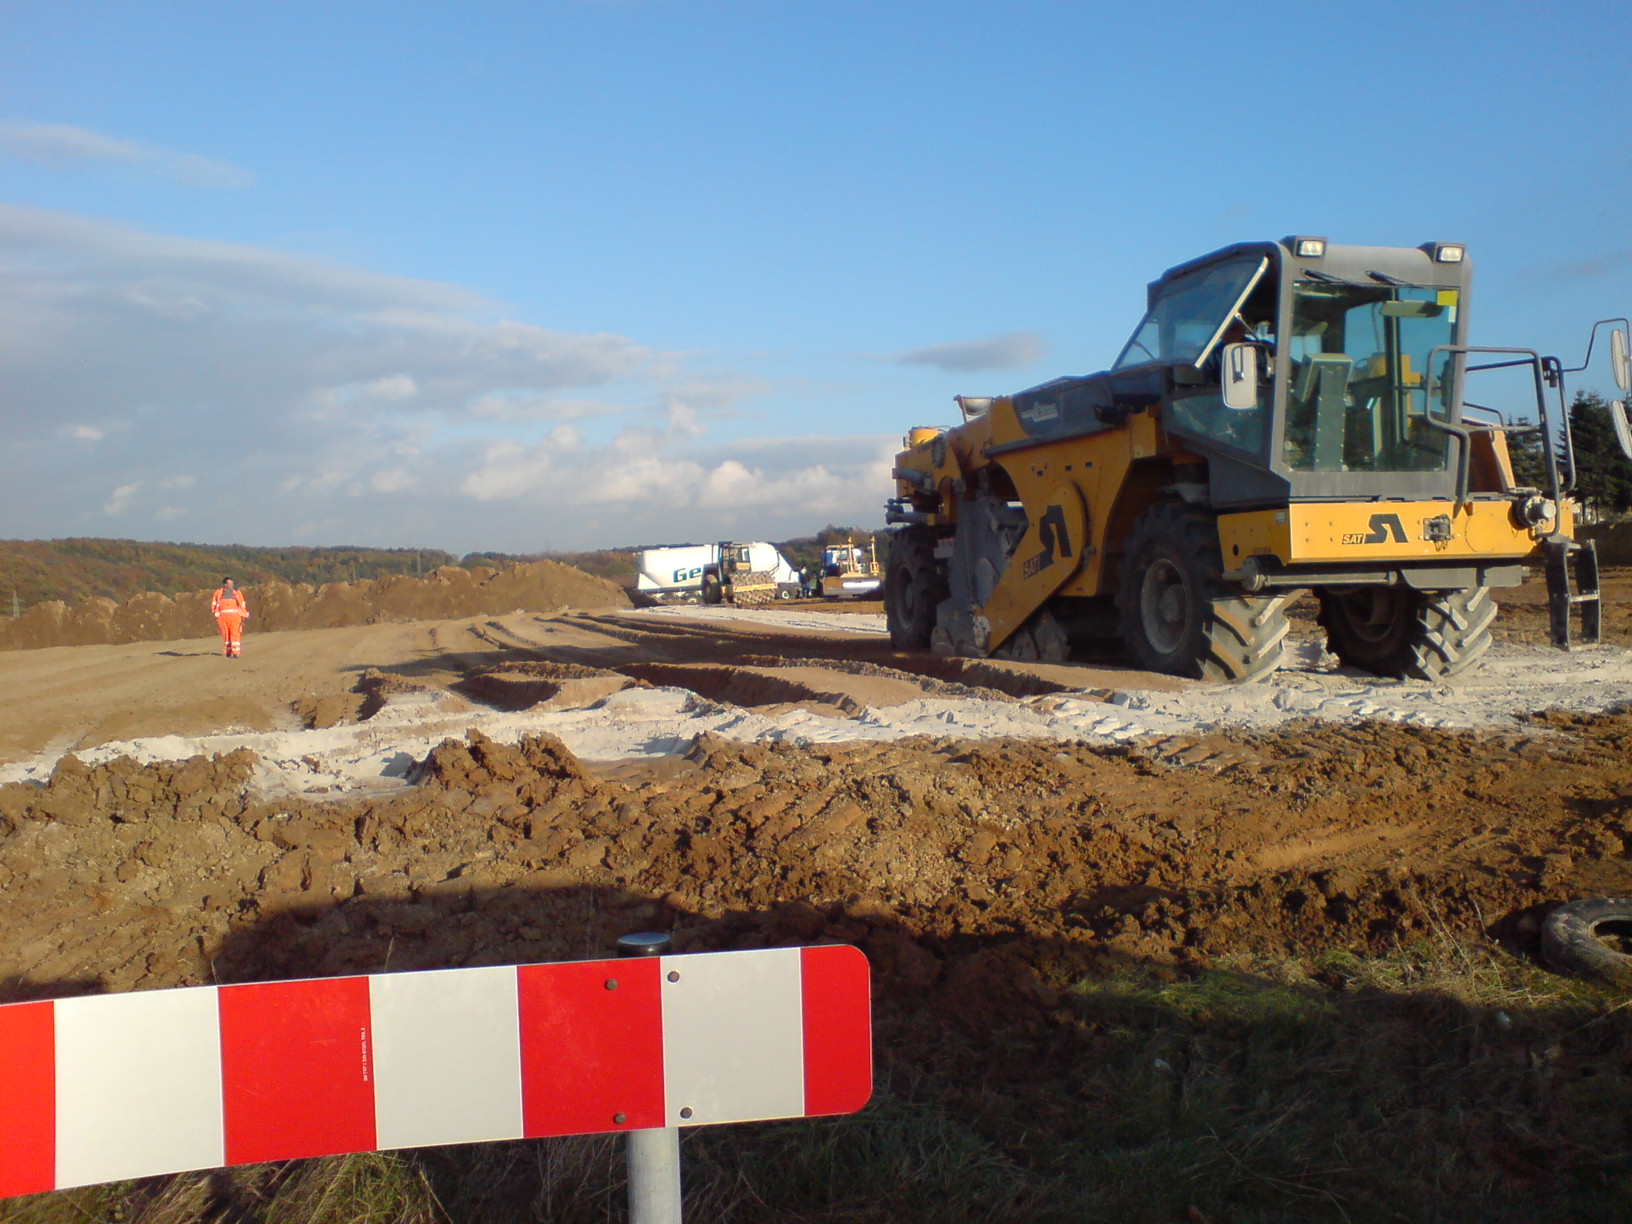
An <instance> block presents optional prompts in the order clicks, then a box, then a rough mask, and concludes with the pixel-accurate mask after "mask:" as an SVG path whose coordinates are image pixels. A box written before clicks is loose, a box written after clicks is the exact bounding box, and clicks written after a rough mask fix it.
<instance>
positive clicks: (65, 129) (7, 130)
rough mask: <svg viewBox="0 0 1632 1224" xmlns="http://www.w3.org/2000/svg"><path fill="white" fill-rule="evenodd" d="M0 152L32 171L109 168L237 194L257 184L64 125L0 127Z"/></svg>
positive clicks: (206, 160) (199, 159) (207, 164)
mask: <svg viewBox="0 0 1632 1224" xmlns="http://www.w3.org/2000/svg"><path fill="white" fill-rule="evenodd" d="M0 152H4V153H5V154H6V155H7V156H9V157H13V158H16V159H17V160H18V161H26V162H31V163H33V164H34V165H36V166H46V167H50V168H53V169H57V168H68V169H73V168H80V167H86V166H95V167H105V168H113V169H118V170H125V171H131V172H135V173H137V174H143V175H150V176H155V177H159V178H168V179H173V180H174V181H176V182H178V183H181V184H183V185H185V186H188V187H212V188H227V189H235V188H242V187H248V186H251V185H252V184H253V183H254V182H255V179H256V176H255V174H254V173H253V172H252V171H249V170H245V169H243V168H242V167H240V166H234V165H230V164H228V163H227V162H224V161H217V160H216V159H215V158H213V157H204V156H201V155H200V154H197V153H183V152H179V151H178V150H175V149H165V148H161V147H159V146H158V145H150V144H143V143H142V142H140V141H136V140H121V139H120V138H119V137H117V136H105V135H103V134H102V133H100V132H93V131H90V130H88V129H86V128H80V127H71V126H69V125H68V124H65V123H28V122H23V121H18V120H11V121H0Z"/></svg>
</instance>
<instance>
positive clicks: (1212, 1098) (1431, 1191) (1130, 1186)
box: [0, 936, 1632, 1224]
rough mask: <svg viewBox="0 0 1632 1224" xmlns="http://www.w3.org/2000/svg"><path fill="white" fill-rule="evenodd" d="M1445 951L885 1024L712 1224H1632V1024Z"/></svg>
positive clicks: (39, 1213) (415, 1201)
mask: <svg viewBox="0 0 1632 1224" xmlns="http://www.w3.org/2000/svg"><path fill="white" fill-rule="evenodd" d="M1629 1002H1632V1001H1629V1000H1627V999H1625V998H1624V997H1622V996H1620V995H1617V994H1615V993H1613V992H1610V991H1607V990H1605V989H1602V988H1599V987H1596V986H1592V985H1588V984H1585V983H1580V982H1575V981H1571V980H1568V979H1563V978H1559V977H1556V976H1553V975H1551V974H1548V973H1545V972H1543V971H1541V970H1540V969H1537V968H1535V967H1534V966H1531V965H1527V964H1525V963H1522V962H1519V961H1516V960H1515V959H1513V958H1512V957H1510V956H1508V955H1506V954H1505V953H1503V952H1502V951H1500V950H1499V949H1496V948H1493V947H1489V946H1483V945H1467V944H1461V943H1457V942H1456V941H1454V940H1452V939H1450V938H1449V937H1446V936H1439V937H1436V938H1433V939H1430V940H1427V941H1424V942H1422V943H1419V944H1413V945H1410V946H1406V947H1401V948H1399V949H1398V950H1397V951H1396V952H1395V953H1394V954H1393V955H1391V956H1388V957H1385V958H1381V959H1361V958H1358V957H1355V956H1353V955H1351V954H1348V953H1342V952H1332V953H1328V954H1325V955H1322V956H1318V957H1315V958H1313V959H1312V960H1308V961H1287V962H1277V963H1273V964H1247V965H1240V966H1237V967H1235V968H1234V969H1231V970H1223V969H1219V970H1213V971H1210V972H1206V973H1202V974H1199V975H1196V976H1193V977H1181V978H1176V979H1175V978H1174V976H1173V975H1172V974H1171V973H1170V972H1165V971H1160V970H1156V969H1131V970H1124V971H1119V972H1117V973H1115V974H1112V975H1109V976H1105V977H1099V978H1094V979H1091V980H1087V981H1082V982H1079V983H1077V984H1076V985H1075V986H1074V987H1073V988H1072V989H1071V990H1070V991H1069V992H1067V995H1066V998H1065V1001H1064V1003H1063V1004H1062V1005H1060V1006H1059V1007H1056V1008H1055V1009H1054V1010H1053V1011H1052V1012H1051V1013H1048V1014H1047V1016H1046V1018H1045V1016H1044V1013H1042V1012H1039V1013H1038V1014H1037V1016H1035V1017H1033V1018H1030V1019H1028V1020H1026V1021H1024V1022H1017V1023H1016V1024H1014V1025H1012V1026H1010V1027H1008V1028H1006V1029H1004V1030H1003V1031H1001V1032H993V1033H986V1034H970V1033H968V1032H961V1033H960V1032H955V1031H953V1030H951V1029H950V1028H946V1027H944V1026H941V1025H940V1019H939V1017H938V1016H937V1015H935V1014H933V1013H931V1012H929V1011H927V1010H926V1011H925V1012H923V1013H922V1014H918V1015H908V1016H900V1015H896V1016H893V1017H891V1018H890V1019H889V1020H888V1021H887V1022H881V1026H880V1031H881V1034H882V1035H883V1036H884V1037H885V1040H884V1042H883V1043H882V1044H881V1050H880V1080H881V1085H880V1090H879V1092H878V1094H877V1096H876V1097H875V1100H874V1102H873V1103H872V1104H871V1105H870V1106H869V1107H868V1108H867V1109H866V1110H864V1111H863V1112H862V1113H860V1114H858V1115H856V1116H854V1117H850V1118H838V1119H825V1120H817V1121H811V1122H801V1123H766V1124H758V1125H750V1126H730V1127H716V1128H699V1129H696V1130H692V1131H687V1132H685V1135H684V1139H683V1144H682V1163H683V1168H684V1176H685V1185H686V1198H687V1204H686V1213H687V1218H688V1219H694V1220H699V1221H702V1220H707V1221H711V1222H719V1224H732V1222H736V1221H741V1222H744V1224H748V1222H753V1221H767V1220H779V1221H794V1222H801V1224H885V1222H893V1221H902V1222H906V1224H964V1222H966V1221H967V1222H973V1221H983V1222H986V1221H992V1222H1006V1221H1016V1222H1018V1221H1041V1222H1048V1221H1072V1222H1073V1224H1075V1222H1079V1221H1095V1220H1106V1221H1118V1222H1119V1224H1120V1222H1123V1221H1126V1222H1130V1224H1132V1222H1138V1221H1150V1222H1152V1224H1156V1222H1161V1224H1169V1222H1173V1221H1184V1222H1186V1224H1209V1222H1212V1224H1225V1222H1226V1221H1227V1222H1229V1224H1280V1222H1283V1221H1298V1222H1300V1224H1302V1222H1306V1221H1333V1222H1354V1224H1358V1222H1361V1221H1412V1222H1414V1224H1436V1222H1444V1224H1450V1222H1452V1221H1458V1222H1460V1221H1480V1222H1481V1224H1487V1222H1488V1224H1504V1222H1507V1221H1513V1222H1517V1221H1526V1222H1530V1221H1553V1220H1556V1221H1570V1222H1571V1224H1593V1222H1596V1221H1603V1222H1604V1224H1608V1222H1610V1221H1623V1220H1627V1219H1632V1007H1629V1006H1628V1004H1629ZM625 1196H626V1188H625V1183H624V1164H623V1153H622V1147H621V1143H620V1142H619V1141H617V1140H615V1139H611V1138H607V1137H590V1138H583V1139H566V1140H549V1141H543V1142H537V1143H502V1144H488V1145H474V1146H470V1147H459V1148H445V1149H431V1150H426V1151H420V1152H408V1153H397V1154H379V1155H365V1156H348V1157H333V1158H328V1159H324V1160H313V1161H304V1162H290V1163H287V1164H283V1165H262V1166H253V1167H250V1168H246V1169H238V1170H231V1171H227V1172H218V1173H214V1174H185V1175H179V1176H176V1177H170V1178H153V1179H149V1180H147V1181H143V1182H133V1183H124V1184H121V1185H116V1186H106V1187H90V1188H86V1189H83V1190H76V1191H67V1192H63V1193H60V1194H54V1195H41V1196H36V1197H34V1198H31V1199H19V1200H13V1201H11V1202H7V1203H0V1220H4V1221H8V1222H9V1221H19V1222H23V1221H26V1222H29V1224H35V1222H37V1224H67V1222H69V1221H73V1222H75V1224H78V1222H82V1221H103V1220H106V1221H121V1222H126V1221H128V1222H131V1224H135V1222H138V1221H140V1222H143V1224H192V1222H194V1221H199V1222H203V1221H212V1222H232V1224H249V1222H251V1221H253V1222H256V1224H295V1222H297V1221H298V1222H299V1224H398V1222H401V1224H420V1222H424V1224H432V1222H442V1221H455V1222H463V1221H467V1220H481V1221H484V1222H487V1221H492V1222H494V1224H504V1222H507V1221H518V1222H519V1221H532V1220H548V1221H559V1222H561V1224H578V1222H583V1224H590V1222H592V1221H593V1222H595V1224H602V1222H604V1221H615V1220H621V1219H623V1218H624V1215H625Z"/></svg>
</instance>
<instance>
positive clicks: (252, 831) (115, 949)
mask: <svg viewBox="0 0 1632 1224" xmlns="http://www.w3.org/2000/svg"><path fill="white" fill-rule="evenodd" d="M1629 759H1632V713H1621V714H1612V715H1601V716H1594V717H1587V716H1563V715H1558V716H1548V717H1542V718H1538V719H1536V720H1534V722H1533V724H1532V725H1531V726H1530V727H1528V728H1526V729H1524V730H1522V731H1518V732H1505V733H1500V734H1483V735H1481V734H1473V733H1451V732H1443V731H1427V730H1420V729H1412V728H1406V727H1400V726H1396V725H1392V724H1364V725H1360V726H1350V727H1334V726H1306V727H1298V728H1293V729H1290V730H1285V731H1282V732H1278V733H1276V734H1270V735H1251V736H1224V735H1217V736H1206V737H1176V738H1173V739H1169V740H1165V741H1161V742H1159V743H1156V744H1152V745H1146V746H1143V747H1139V748H1128V747H1090V746H1086V745H1070V746H1064V747H1062V746H1060V745H1057V744H1048V745H1039V744H1034V743H1030V742H1025V743H1021V742H1014V741H1008V742H996V743H990V744H983V745H978V746H969V745H967V744H957V743H953V742H950V741H933V740H925V739H919V740H910V741H904V742H898V743H893V744H866V745H864V744H850V745H829V746H824V747H794V746H788V745H777V746H765V745H754V744H739V743H731V742H726V741H723V740H717V739H712V738H703V739H700V740H699V741H698V743H697V744H696V746H695V747H694V748H693V750H692V751H691V752H690V753H689V754H688V755H687V756H686V757H685V758H683V759H681V758H670V759H668V760H665V761H660V762H657V763H632V762H628V763H623V764H620V765H617V766H605V767H600V768H598V769H596V770H593V771H592V770H590V769H588V768H586V767H585V766H584V765H583V764H582V763H581V762H579V761H578V760H577V759H576V758H574V757H573V756H572V754H571V753H570V752H568V751H567V750H566V749H565V748H564V747H563V746H562V745H561V744H560V742H559V741H557V740H554V739H553V738H551V737H548V736H545V737H535V738H532V739H528V740H526V741H524V742H523V743H522V744H520V745H519V746H514V747H512V746H507V745H502V744H499V743H496V742H494V741H492V740H489V739H487V738H485V737H483V736H482V735H480V734H479V733H473V734H471V735H470V736H469V738H468V739H467V740H465V741H453V740H449V741H446V742H444V743H443V745H442V746H441V747H440V748H437V749H436V750H435V751H433V752H432V753H431V754H430V756H429V757H428V758H427V759H426V760H425V761H424V762H422V763H421V764H420V766H419V767H418V768H417V770H416V774H415V776H416V777H417V779H418V781H419V785H418V786H415V787H413V788H410V789H407V790H404V791H402V792H399V793H397V794H395V795H392V796H390V797H384V798H382V797H377V796H376V797H372V798H366V799H351V800H344V801H336V802H330V803H319V802H310V801H300V800H288V799H284V800H278V801H269V800H261V799H257V798H256V797H255V793H254V791H253V788H252V779H253V776H254V772H255V768H256V760H255V758H254V756H253V754H251V753H249V752H247V751H240V752H235V753H231V754H224V755H220V756H217V757H215V758H213V759H212V758H205V757H194V758H193V759H191V760H189V761H185V762H169V763H158V764H152V765H146V766H143V765H138V764H137V763H135V762H134V761H132V760H130V759H128V758H121V759H119V760H115V761H113V762H110V763H108V764H106V765H102V766H98V767H96V768H94V769H93V768H87V767H86V766H85V765H83V764H82V763H80V762H79V761H78V760H77V759H76V758H74V757H66V758H64V759H63V760H62V762H61V763H60V765H59V766H58V768H57V770H56V772H55V774H54V775H53V777H52V778H51V780H50V782H49V784H47V785H44V786H33V785H21V784H19V785H11V786H6V787H3V788H0V897H3V900H0V929H4V930H5V931H6V933H7V935H6V939H5V940H4V941H0V981H3V982H4V983H5V987H4V990H3V992H0V994H3V997H4V998H5V999H7V1000H10V999H18V998H26V997H31V996H36V995H60V994H63V993H68V992H74V991H81V990H128V989H132V988H136V987H159V986H176V985H183V984H192V983H198V982H204V981H210V980H235V979H236V980H246V979H256V978H275V977H279V976H289V975H298V974H307V973H319V974H332V973H345V972H362V971H379V970H381V969H385V968H392V969H410V968H418V967H425V968H428V967H440V966H455V965H468V964H489V963H504V962H510V961H526V960H548V959H560V958H570V957H581V956H588V955H604V954H606V952H607V950H608V947H609V941H610V940H611V939H612V938H613V937H615V936H616V935H618V934H620V933H623V932H626V931H630V930H636V929H648V928H652V927H657V928H661V929H669V928H674V929H675V931H676V934H677V939H678V942H679V943H680V945H681V946H682V947H693V948H702V947H743V946H758V945H762V944H775V943H781V942H793V941H798V942H809V941H812V940H820V939H828V938H840V939H845V940H848V941H852V942H856V943H858V944H860V945H861V946H862V947H863V948H864V949H865V950H866V951H867V952H868V954H869V955H870V956H871V958H872V960H873V964H874V966H875V968H876V970H877V973H878V980H879V985H880V991H881V1001H882V1002H883V1003H884V1004H885V1005H886V1006H896V1005H900V1006H909V1007H918V1006H925V1007H928V1008H929V1009H930V1010H931V1011H932V1012H933V1013H934V1014H936V1015H937V1016H941V1017H945V1018H950V1019H952V1020H954V1021H956V1022H958V1023H959V1024H967V1025H969V1026H971V1027H972V1028H973V1029H975V1030H979V1029H980V1028H982V1027H983V1026H988V1025H990V1024H992V1023H995V1022H997V1021H998V1020H999V1019H1002V1018H1004V1017H1008V1018H1011V1019H1012V1018H1013V1017H1014V1013H1016V1012H1017V1011H1018V1012H1020V1013H1030V1012H1039V1014H1041V1013H1046V1012H1047V1010H1048V1009H1049V1008H1050V1007H1052V1006H1053V1005H1054V1003H1055V1001H1056V991H1057V990H1058V988H1059V987H1061V986H1063V985H1065V984H1066V983H1067V982H1068V981H1069V980H1071V979H1072V978H1073V977H1074V976H1076V975H1080V974H1081V973H1082V972H1083V971H1085V970H1086V969H1091V968H1092V966H1093V965H1094V964H1095V963H1096V962H1101V961H1105V960H1107V959H1109V960H1111V961H1138V962H1145V963H1151V962H1154V963H1158V964H1170V965H1173V966H1175V967H1178V968H1183V967H1199V966H1206V965H1217V964H1225V965H1227V964H1231V963H1234V962H1235V961H1236V960H1237V959H1240V958H1247V957H1251V956H1262V955H1284V954H1295V953H1297V952H1299V951H1304V952H1307V951H1308V950H1309V949H1313V948H1327V947H1338V948H1349V949H1353V950H1355V951H1362V952H1364V951H1370V952H1378V951H1383V950H1386V949H1389V948H1391V947H1393V946H1395V945H1396V943H1397V942H1398V941H1401V940H1404V939H1409V938H1410V937H1412V936H1414V935H1418V934H1422V933H1425V932H1428V931H1439V930H1448V931H1450V932H1452V933H1453V934H1456V935H1459V936H1467V937H1473V936H1476V935H1478V934H1480V933H1484V934H1487V935H1490V934H1493V935H1495V936H1497V937H1499V938H1504V939H1507V940H1508V941H1509V943H1510V946H1513V947H1515V948H1518V949H1520V950H1524V949H1528V948H1529V947H1531V946H1532V944H1533V934H1534V916H1535V915H1536V914H1537V913H1538V912H1539V911H1540V910H1541V909H1542V908H1543V907H1545V906H1547V905H1548V904H1550V903H1554V902H1557V901H1560V900H1563V899H1567V898H1570V897H1575V896H1582V895H1627V893H1628V891H1629V890H1632V849H1629V847H1632V771H1628V769H1627V766H1626V762H1627V761H1628V760H1629Z"/></svg>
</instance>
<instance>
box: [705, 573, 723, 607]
mask: <svg viewBox="0 0 1632 1224" xmlns="http://www.w3.org/2000/svg"><path fill="white" fill-rule="evenodd" d="M724 598H725V588H724V586H723V585H721V583H720V576H719V575H718V574H704V575H703V602H704V603H705V604H717V603H719V602H720V601H721V600H722V599H724Z"/></svg>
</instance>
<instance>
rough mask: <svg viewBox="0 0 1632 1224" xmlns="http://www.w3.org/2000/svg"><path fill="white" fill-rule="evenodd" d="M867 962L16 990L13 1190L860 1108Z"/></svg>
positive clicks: (864, 1081)
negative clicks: (81, 992)
mask: <svg viewBox="0 0 1632 1224" xmlns="http://www.w3.org/2000/svg"><path fill="white" fill-rule="evenodd" d="M871 1094H872V1020H871V1011H870V989H869V981H868V967H867V960H866V958H865V957H864V956H863V955H862V954H861V953H860V952H859V951H858V950H856V949H855V948H851V947H843V946H829V947H820V948H773V949H766V950H763V951H752V952H715V953H705V954H698V955H692V956H650V957H638V958H632V959H625V960H607V961H574V962H568V963H562V964H544V965H519V966H518V965H506V966H499V967H495V968H481V969H445V970H434V971H430V972H424V973H388V974H374V975H371V976H368V977H347V978H315V979H308V980H302V981H292V982H264V983H251V984H246V985H240V986H199V987H191V988H187V989H181V990H154V991H143V992H137V993H134V994H120V995H88V996H83V997H79V998H72V999H57V1000H52V1001H48V1002H39V1003H12V1004H8V1005H5V1006H0V1196H5V1195H15V1194H30V1193H34V1192H36V1191H40V1190H52V1189H61V1188H64V1187H68V1186H82V1185H89V1184H91V1183H94V1182H103V1181H115V1180H119V1179H123V1178H129V1177H145V1176H149V1175H152V1174H155V1173H176V1172H181V1171H184V1170H188V1169H206V1168H215V1167H219V1166H223V1165H235V1164H247V1163H251V1162H254V1161H261V1160H286V1159H290V1158H294V1157H302V1156H324V1155H331V1154H334V1153H339V1152H366V1151H372V1150H375V1149H384V1148H400V1147H429V1146H434V1145H438V1144H445V1143H472V1142H479V1141H483V1140H495V1139H523V1138H542V1137H545V1136H550V1135H571V1134H586V1133H591V1132H596V1131H620V1130H634V1129H639V1128H649V1127H666V1126H700V1125H709V1124H713V1123H721V1122H748V1121H755V1120H760V1119H768V1118H796V1117H808V1116H814V1115H820V1114H839V1113H849V1112H852V1111H854V1110H857V1109H860V1108H861V1107H862V1105H864V1104H865V1103H866V1102H867V1099H868V1097H869V1096H870V1095H871Z"/></svg>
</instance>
